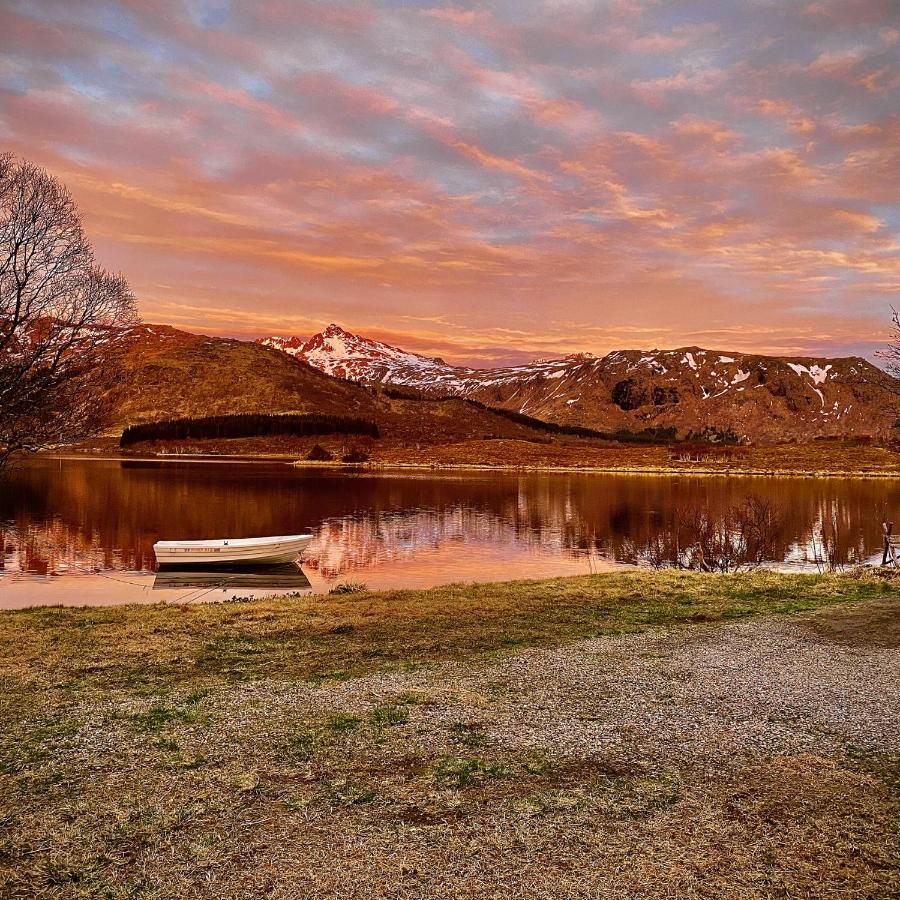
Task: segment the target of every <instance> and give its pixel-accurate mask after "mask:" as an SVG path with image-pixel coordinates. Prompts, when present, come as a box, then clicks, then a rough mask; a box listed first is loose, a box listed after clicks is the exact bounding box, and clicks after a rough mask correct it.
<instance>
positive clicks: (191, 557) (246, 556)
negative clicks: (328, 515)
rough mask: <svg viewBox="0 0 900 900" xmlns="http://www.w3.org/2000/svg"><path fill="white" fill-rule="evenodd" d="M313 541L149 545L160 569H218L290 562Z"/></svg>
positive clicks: (248, 540)
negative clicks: (176, 567) (162, 567)
mask: <svg viewBox="0 0 900 900" xmlns="http://www.w3.org/2000/svg"><path fill="white" fill-rule="evenodd" d="M312 539H313V535H311V534H293V535H284V536H281V537H273V538H241V539H230V538H222V539H221V540H210V541H158V542H157V543H155V544H154V545H153V552H154V553H155V554H156V561H157V562H158V563H159V564H160V565H161V566H221V565H229V566H233V565H254V564H267V565H268V564H270V563H289V562H294V561H295V560H296V559H297V557H298V556H299V555H300V554H301V553H302V552H303V550H304V549H305V548H306V546H307V544H309V542H310V541H311V540H312Z"/></svg>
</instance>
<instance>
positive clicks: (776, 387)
mask: <svg viewBox="0 0 900 900" xmlns="http://www.w3.org/2000/svg"><path fill="white" fill-rule="evenodd" d="M258 343H259V344H260V345H261V346H263V347H266V348H271V349H274V350H278V351H281V352H282V353H283V354H285V355H287V356H290V357H293V358H294V359H296V360H301V361H303V362H305V363H307V364H309V365H310V366H311V367H313V368H315V369H318V370H319V371H321V372H323V373H326V374H328V375H331V376H334V377H336V378H340V379H345V380H350V381H355V382H361V383H363V384H368V385H377V384H381V385H391V386H394V387H395V388H400V389H404V390H407V391H410V392H411V394H412V395H421V396H428V397H462V398H466V399H470V400H476V401H479V402H480V403H482V404H486V405H487V406H490V407H497V408H500V409H505V410H510V411H514V412H517V413H523V414H526V415H529V416H532V417H535V418H538V419H542V420H545V421H548V422H553V423H556V424H559V425H566V426H581V427H587V428H592V429H596V430H599V431H618V430H628V431H643V430H644V429H674V430H675V432H676V433H677V434H678V436H680V437H688V436H695V437H698V436H708V437H722V436H736V437H739V438H741V439H746V440H751V441H762V442H772V441H783V440H793V441H808V440H812V439H815V438H822V437H848V436H854V437H859V436H864V435H870V436H873V437H879V438H883V437H886V436H888V435H890V434H891V433H892V432H893V431H895V427H894V426H895V421H896V416H895V415H892V414H889V412H888V409H889V408H890V407H891V401H892V400H895V398H896V391H897V381H896V379H893V378H891V377H890V376H889V375H887V374H886V373H885V372H883V371H882V370H881V369H878V368H877V367H876V366H873V365H872V364H871V363H869V362H868V361H866V360H865V359H862V358H861V357H844V358H838V359H825V358H813V357H776V356H763V355H759V354H748V353H739V352H726V351H714V350H706V349H703V348H700V347H683V348H679V349H675V350H651V351H642V350H619V351H615V352H612V353H609V354H607V355H605V356H600V357H596V356H593V355H592V354H589V353H583V354H574V355H571V356H566V357H563V358H560V359H549V360H538V361H535V362H533V363H529V364H526V365H519V366H511V367H506V368H497V369H472V368H466V367H462V366H454V365H451V364H449V363H447V362H445V361H444V360H442V359H439V358H435V357H427V356H421V355H419V354H416V353H411V352H409V351H406V350H402V349H400V348H397V347H392V346H390V345H389V344H385V343H382V342H380V341H375V340H371V339H369V338H365V337H362V336H359V335H355V334H352V333H351V332H348V331H346V330H344V329H343V328H341V327H340V326H338V325H335V324H332V325H329V326H328V327H327V328H326V329H325V330H324V331H322V332H320V333H318V334H315V335H313V336H312V337H310V338H308V339H306V340H304V339H302V338H298V337H291V338H282V337H268V338H261V339H260V340H259V341H258Z"/></svg>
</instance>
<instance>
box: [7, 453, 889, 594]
mask: <svg viewBox="0 0 900 900" xmlns="http://www.w3.org/2000/svg"><path fill="white" fill-rule="evenodd" d="M748 495H754V496H759V497H761V498H762V499H763V500H767V501H769V502H771V503H772V504H773V505H774V506H775V508H776V509H777V511H778V514H779V519H780V527H779V532H778V536H777V548H778V549H777V554H776V556H777V558H778V560H779V561H781V560H791V561H794V562H808V561H810V560H811V559H812V557H813V553H812V549H811V546H810V542H811V537H812V536H813V534H814V533H816V532H829V533H831V532H833V542H834V553H835V557H836V559H837V560H838V561H839V562H847V561H853V560H856V559H859V558H862V557H864V556H865V555H866V552H867V551H868V552H875V551H876V550H877V549H878V548H879V546H880V543H881V528H880V521H881V513H882V510H884V509H885V508H887V509H892V510H896V509H897V508H898V507H900V485H898V484H897V483H896V482H878V481H863V480H858V481H851V480H824V479H820V480H817V479H726V478H688V477H679V478H656V477H646V476H635V477H629V476H598V475H574V474H573V475H531V474H529V475H523V476H517V475H506V474H502V475H501V474H491V475H487V476H483V475H477V476H476V475H473V476H465V477H457V476H453V477H450V476H437V477H432V476H415V477H396V476H389V475H382V476H377V477H371V476H364V477H352V476H347V475H334V474H325V475H322V474H312V473H308V472H302V471H297V470H294V469H290V468H288V467H287V466H282V465H230V464H216V465H197V464H193V465H192V464H184V463H167V464H158V463H137V462H129V463H126V464H122V463H119V462H116V461H102V462H88V461H65V462H60V461H51V460H37V461H35V462H34V463H33V464H29V465H28V466H25V467H23V468H22V469H21V470H19V471H18V472H16V473H15V476H14V481H13V482H12V483H11V484H10V485H8V486H5V488H4V491H2V492H0V521H5V522H8V523H9V524H8V525H7V526H6V527H5V528H4V529H3V530H2V544H3V555H2V559H0V571H2V570H5V571H6V572H14V571H28V572H38V573H65V574H78V573H80V572H82V571H85V570H87V571H96V570H116V569H119V570H134V571H140V570H153V569H154V568H155V560H154V556H153V550H152V545H153V543H154V541H156V540H158V539H160V538H167V539H173V540H178V539H191V538H200V537H219V536H225V535H228V536H234V537H251V536H256V535H265V534H293V533H297V532H299V531H302V530H304V529H305V528H309V527H312V530H314V531H315V532H316V535H317V536H316V539H315V541H314V542H313V543H312V544H311V545H310V546H309V548H308V549H307V552H306V553H305V554H304V560H303V561H304V565H305V566H308V567H309V568H311V569H317V570H318V571H319V572H320V573H321V575H322V576H324V577H325V578H329V579H330V578H334V577H338V576H339V575H340V574H341V573H345V572H354V571H360V570H363V569H365V568H367V567H371V566H373V565H376V564H378V565H384V566H385V567H386V568H385V569H384V571H385V572H388V571H389V566H390V563H391V562H392V561H399V560H410V559H414V557H415V555H416V554H417V553H419V552H428V551H430V550H434V549H438V548H440V547H444V548H446V547H447V545H458V546H459V550H460V553H464V552H465V546H466V545H470V546H473V545H479V546H482V547H496V548H498V549H500V550H502V549H503V548H504V547H505V548H508V549H510V551H511V554H512V552H513V551H515V552H521V551H523V550H524V551H527V552H529V553H540V554H545V555H546V557H547V559H548V561H549V560H551V559H553V558H556V559H559V558H560V557H561V556H571V555H572V554H578V553H581V552H585V551H591V552H592V553H599V554H600V555H602V556H604V557H607V558H609V559H614V560H621V561H628V560H630V559H633V558H634V555H635V553H636V552H637V551H638V550H639V549H640V548H641V547H644V546H646V545H647V543H648V542H650V541H651V540H654V539H655V538H656V537H657V536H662V538H663V541H664V542H665V540H668V539H670V537H671V534H672V529H673V526H674V523H675V522H676V521H677V518H678V514H679V511H681V510H684V509H685V508H689V507H691V506H702V507H703V508H704V509H706V510H708V511H709V513H710V515H711V516H712V517H714V518H715V517H721V516H723V515H724V514H725V511H726V510H727V509H728V508H729V507H730V506H733V505H735V504H739V503H740V502H742V501H743V499H744V498H745V497H747V496H748ZM511 554H510V556H511ZM548 571H549V572H552V571H553V569H552V567H550V566H549V565H548ZM514 574H515V572H511V571H503V572H497V573H496V574H495V575H493V574H492V575H491V577H506V576H508V575H509V576H512V575H514Z"/></svg>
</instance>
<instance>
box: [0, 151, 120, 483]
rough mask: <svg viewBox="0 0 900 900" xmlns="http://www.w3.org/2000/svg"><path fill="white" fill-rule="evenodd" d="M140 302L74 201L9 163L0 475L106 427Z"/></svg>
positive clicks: (1, 264)
mask: <svg viewBox="0 0 900 900" xmlns="http://www.w3.org/2000/svg"><path fill="white" fill-rule="evenodd" d="M136 322H137V317H136V314H135V306H134V298H133V296H132V294H131V291H130V290H129V287H128V284H127V283H126V281H125V279H124V278H123V277H122V276H121V275H115V274H112V273H110V272H107V271H105V270H103V269H101V268H100V267H99V266H97V264H96V263H95V261H94V255H93V251H92V250H91V246H90V244H89V242H88V240H87V238H86V236H85V234H84V230H83V228H82V225H81V219H80V217H79V215H78V211H77V209H76V207H75V203H74V201H73V200H72V197H71V196H70V194H69V192H68V191H67V190H66V189H65V187H64V186H63V185H62V184H61V183H60V182H59V181H58V180H57V179H56V178H54V177H53V176H51V175H50V174H49V173H47V172H46V171H44V170H43V169H41V168H40V167H38V166H36V165H34V164H32V163H30V162H27V161H25V160H20V159H16V158H15V157H13V156H11V155H9V154H4V155H0V466H2V465H3V464H4V463H5V462H6V461H7V460H8V459H9V457H10V456H11V455H12V454H13V453H16V452H18V451H35V450H39V449H41V448H43V447H46V446H48V445H51V444H54V443H64V442H70V441H74V440H79V439H82V438H84V437H86V436H89V435H90V434H93V433H96V431H97V430H99V429H100V428H102V427H103V425H104V424H105V423H106V421H107V415H108V412H109V409H110V405H111V403H112V402H113V391H114V387H115V385H116V381H117V375H118V372H119V366H120V363H121V357H122V353H123V350H124V346H125V343H126V341H127V335H128V332H129V329H130V328H131V327H132V326H133V325H134V324H136Z"/></svg>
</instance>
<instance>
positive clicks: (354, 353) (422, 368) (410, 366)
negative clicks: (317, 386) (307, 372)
mask: <svg viewBox="0 0 900 900" xmlns="http://www.w3.org/2000/svg"><path fill="white" fill-rule="evenodd" d="M258 343H260V344H263V345H264V346H266V347H274V348H275V349H276V350H283V351H284V352H285V353H289V354H290V355H291V356H296V357H297V358H298V359H302V360H305V361H306V362H308V363H309V364H310V365H311V366H314V367H315V368H316V369H320V370H321V371H323V372H327V373H328V374H329V375H334V376H335V377H337V378H347V379H350V380H351V381H368V382H390V383H392V384H403V383H407V381H409V382H410V383H412V382H415V381H417V380H419V379H421V380H424V381H426V382H430V381H431V379H432V378H435V377H438V376H439V375H441V374H449V375H452V374H453V373H454V372H456V371H457V370H456V368H455V367H454V366H451V365H448V364H447V363H445V362H444V361H443V360H442V359H431V358H430V357H427V356H419V355H418V354H416V353H409V352H407V351H406V350H400V349H399V348H397V347H391V346H390V344H383V343H382V342H381V341H373V340H370V339H369V338H364V337H359V336H358V335H355V334H351V333H350V332H349V331H344V329H343V328H341V327H340V325H334V324H332V325H329V326H328V327H327V328H326V329H325V330H324V331H321V332H319V334H314V335H313V336H312V337H311V338H309V340H303V339H302V338H297V337H291V338H280V337H269V338H262V339H261V340H260V341H259V342H258Z"/></svg>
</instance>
